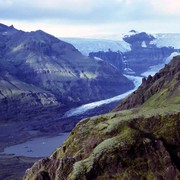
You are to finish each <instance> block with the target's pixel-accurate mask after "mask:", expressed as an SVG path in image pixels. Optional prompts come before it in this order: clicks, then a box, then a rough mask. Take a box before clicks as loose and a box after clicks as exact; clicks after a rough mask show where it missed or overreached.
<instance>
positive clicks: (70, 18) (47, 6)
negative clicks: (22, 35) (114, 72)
mask: <svg viewBox="0 0 180 180" xmlns="http://www.w3.org/2000/svg"><path fill="white" fill-rule="evenodd" d="M0 22H1V23H4V24H7V25H12V24H13V25H14V26H15V27H16V28H17V29H22V30H25V31H32V30H38V29H41V30H44V31H46V32H48V33H50V34H53V35H55V36H58V37H68V36H69V37H85V36H95V37H96V36H97V37H99V36H109V35H115V34H121V33H126V32H128V31H129V30H132V29H135V30H137V31H146V32H149V33H159V32H169V33H174V32H176V33H180V0H30V1H25V0H0Z"/></svg>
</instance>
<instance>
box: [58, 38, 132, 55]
mask: <svg viewBox="0 0 180 180" xmlns="http://www.w3.org/2000/svg"><path fill="white" fill-rule="evenodd" d="M60 39H61V40H63V41H65V42H68V43H70V44H72V45H73V46H74V47H75V48H76V49H78V50H79V51H80V52H81V53H82V54H83V55H85V56H88V55H89V53H90V52H98V51H109V50H111V51H114V52H117V51H120V52H127V51H130V50H131V47H130V45H129V44H128V43H126V42H125V41H123V40H122V39H120V40H106V39H88V38H60Z"/></svg>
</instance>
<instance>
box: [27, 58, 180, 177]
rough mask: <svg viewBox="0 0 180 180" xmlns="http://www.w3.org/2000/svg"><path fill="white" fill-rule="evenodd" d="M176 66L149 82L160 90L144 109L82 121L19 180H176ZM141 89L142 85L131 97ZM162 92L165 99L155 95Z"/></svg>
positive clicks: (179, 143)
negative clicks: (50, 153)
mask: <svg viewBox="0 0 180 180" xmlns="http://www.w3.org/2000/svg"><path fill="white" fill-rule="evenodd" d="M179 64H180V59H179V57H176V58H174V59H173V61H172V62H171V63H170V64H169V65H168V66H166V67H165V68H164V69H162V70H161V71H160V72H159V73H158V74H159V76H158V77H159V78H156V79H153V78H155V77H153V78H152V79H151V83H150V84H151V85H150V86H151V87H154V86H155V87H156V85H157V84H159V86H158V87H159V89H158V91H155V92H154V94H153V93H152V94H151V97H149V99H148V100H147V101H146V102H147V104H143V103H139V106H138V107H136V108H132V109H127V110H123V111H116V112H112V113H109V114H105V115H102V116H98V117H92V118H89V119H85V120H82V121H81V122H80V123H78V124H77V126H76V127H75V128H74V130H73V131H72V132H71V134H70V135H69V137H68V139H67V140H66V141H65V142H64V144H63V145H62V146H61V147H59V148H58V149H57V150H56V151H55V152H54V153H53V154H52V155H51V156H50V157H48V158H45V159H42V160H40V161H39V162H36V163H35V164H34V165H33V167H32V168H31V169H28V170H27V171H26V174H25V176H24V179H52V180H54V179H60V180H61V179H62V180H63V179H72V180H81V179H82V180H84V179H89V180H92V179H149V180H151V179H164V180H167V179H179V178H180V171H179V170H180V166H179V164H180V156H179V154H180V123H179V121H180V99H179V96H180V95H179V89H180V88H179V86H178V85H179V84H178V83H179V68H178V67H179ZM167 67H168V69H167ZM156 76H157V75H156ZM159 79H161V81H162V80H164V81H163V82H164V83H160V82H159V81H158V80H159ZM166 80H167V81H166ZM169 82H170V83H169ZM145 84H146V85H145ZM146 86H147V82H146V83H145V82H143V84H142V85H141V87H140V88H139V89H138V90H137V91H136V93H137V92H139V91H140V89H142V88H143V89H146ZM167 87H168V88H169V90H171V91H170V92H169V94H168V95H167V94H166V93H164V94H162V93H160V94H159V92H161V91H163V92H164V91H165V90H166V88H167ZM144 92H146V91H145V90H144V91H140V93H141V95H143V93H144ZM155 95H157V96H155ZM134 96H135V95H131V99H132V98H133V97H134ZM157 97H158V98H157ZM129 98H130V97H129ZM129 98H128V99H129ZM128 99H127V100H126V101H127V102H128ZM137 99H138V98H137ZM150 99H151V100H150ZM160 99H162V101H160ZM164 101H166V103H163V105H162V104H161V103H162V102H164ZM146 102H145V103H146ZM159 102H160V104H158V103H159ZM123 103H125V102H123ZM123 103H122V104H123ZM156 103H157V104H158V105H157V106H155V107H154V105H155V104H156ZM118 107H121V105H119V106H118ZM126 108H128V107H126ZM126 108H124V109H126ZM116 110H117V109H116Z"/></svg>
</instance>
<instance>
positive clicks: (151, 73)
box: [141, 52, 180, 77]
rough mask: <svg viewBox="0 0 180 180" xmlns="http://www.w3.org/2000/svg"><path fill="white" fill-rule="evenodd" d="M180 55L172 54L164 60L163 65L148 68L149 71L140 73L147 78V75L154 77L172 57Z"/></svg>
mask: <svg viewBox="0 0 180 180" xmlns="http://www.w3.org/2000/svg"><path fill="white" fill-rule="evenodd" d="M177 55H180V53H178V52H173V53H172V54H171V55H170V56H169V57H168V58H167V59H165V61H164V63H163V64H158V65H155V66H150V67H149V70H148V71H146V72H144V73H142V74H141V75H142V76H145V77H148V76H149V75H151V76H154V75H155V74H156V73H157V72H158V71H159V70H160V69H162V68H163V67H164V65H165V64H168V63H169V62H170V61H171V59H173V57H174V56H177Z"/></svg>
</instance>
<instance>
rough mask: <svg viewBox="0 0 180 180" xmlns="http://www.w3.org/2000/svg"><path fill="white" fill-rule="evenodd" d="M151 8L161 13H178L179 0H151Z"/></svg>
mask: <svg viewBox="0 0 180 180" xmlns="http://www.w3.org/2000/svg"><path fill="white" fill-rule="evenodd" d="M151 4H152V6H153V8H154V9H155V10H156V11H157V12H159V13H163V14H168V15H180V1H179V0H158V1H157V0H151Z"/></svg>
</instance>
